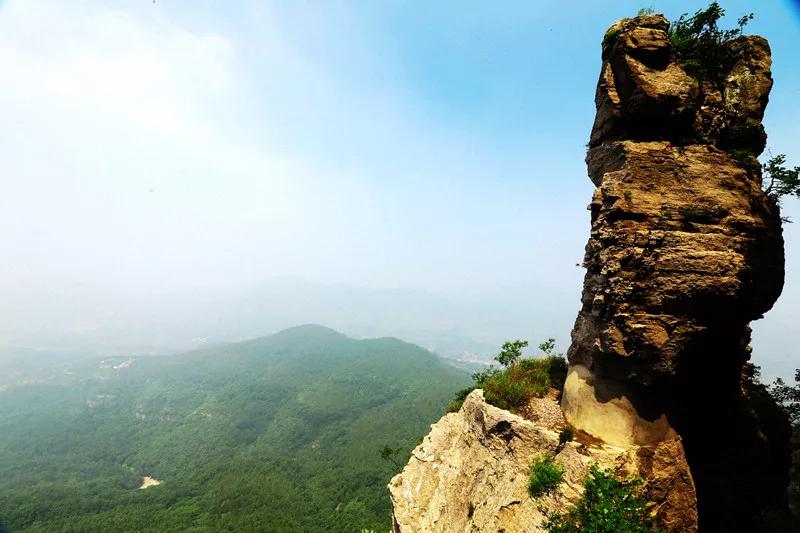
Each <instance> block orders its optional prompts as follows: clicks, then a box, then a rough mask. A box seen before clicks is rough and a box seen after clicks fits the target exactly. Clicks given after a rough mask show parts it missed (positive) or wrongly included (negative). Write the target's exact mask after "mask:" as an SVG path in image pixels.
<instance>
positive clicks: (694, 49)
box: [669, 2, 753, 83]
mask: <svg viewBox="0 0 800 533" xmlns="http://www.w3.org/2000/svg"><path fill="white" fill-rule="evenodd" d="M724 15H725V10H724V9H722V7H721V6H720V5H719V3H717V2H711V4H710V5H709V6H708V7H707V8H706V9H701V10H699V11H697V12H696V13H695V14H694V15H693V16H691V17H689V16H688V15H687V14H683V15H681V16H680V18H679V19H678V20H676V21H675V22H673V23H672V24H671V25H670V29H669V40H670V43H671V44H672V50H673V51H674V52H675V54H676V55H677V56H678V58H679V59H680V61H681V64H682V65H683V68H684V69H686V71H687V72H688V73H689V74H691V75H692V76H694V77H695V78H697V79H701V80H709V81H712V82H715V83H719V82H721V81H722V79H721V77H722V76H723V73H724V72H727V71H729V70H730V68H731V67H732V66H733V65H734V64H735V63H736V62H737V61H738V60H739V59H740V58H741V57H742V55H743V54H745V53H746V52H747V49H746V48H745V47H744V46H731V45H730V43H732V42H733V41H735V40H736V39H738V38H739V37H741V36H742V35H743V33H744V27H745V26H746V25H747V23H748V22H750V21H751V20H753V14H752V13H750V14H748V15H744V16H743V17H741V18H739V19H738V21H737V22H738V26H739V27H738V28H733V29H730V30H723V29H720V27H719V26H718V25H717V22H719V19H721V18H722V17H723V16H724Z"/></svg>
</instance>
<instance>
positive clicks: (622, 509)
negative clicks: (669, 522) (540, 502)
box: [543, 466, 661, 533]
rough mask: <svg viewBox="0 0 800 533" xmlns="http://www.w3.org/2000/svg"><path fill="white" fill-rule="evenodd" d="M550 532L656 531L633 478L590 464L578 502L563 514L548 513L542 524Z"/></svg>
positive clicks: (606, 532)
mask: <svg viewBox="0 0 800 533" xmlns="http://www.w3.org/2000/svg"><path fill="white" fill-rule="evenodd" d="M543 527H544V528H545V529H546V530H547V531H549V532H550V533H582V532H587V531H591V532H593V533H652V532H659V531H661V530H659V529H658V528H657V527H656V525H655V521H654V519H653V517H652V516H651V515H650V512H649V511H648V509H647V504H646V502H645V500H644V498H643V497H642V494H641V483H640V482H639V481H637V480H627V481H624V480H619V479H617V478H616V476H615V475H614V472H613V471H612V470H610V469H600V468H599V467H597V466H592V468H591V474H590V475H589V477H588V478H587V479H586V481H585V483H584V492H583V495H582V496H581V499H580V501H579V502H578V503H577V505H575V507H573V508H572V509H570V510H569V511H568V512H566V513H564V514H558V513H556V514H552V515H551V516H549V517H548V520H547V521H546V522H545V523H544V524H543Z"/></svg>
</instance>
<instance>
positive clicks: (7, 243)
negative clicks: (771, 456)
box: [0, 0, 800, 366]
mask: <svg viewBox="0 0 800 533" xmlns="http://www.w3.org/2000/svg"><path fill="white" fill-rule="evenodd" d="M722 5H723V7H724V8H725V9H726V10H727V11H728V12H729V14H730V16H729V17H728V18H729V21H728V23H729V24H730V25H733V24H734V22H735V18H738V16H740V15H741V14H744V13H748V12H750V11H752V10H756V18H755V20H753V22H752V23H751V24H750V25H749V26H748V32H750V33H757V34H761V35H764V36H766V37H767V38H768V39H769V40H770V43H771V46H772V50H773V61H774V64H773V76H774V78H775V86H774V88H773V91H772V95H771V98H770V104H769V106H768V108H767V114H766V117H765V121H764V122H765V126H766V129H767V132H768V133H769V142H768V146H769V148H770V150H772V152H773V153H786V154H788V157H789V163H791V164H800V136H798V135H797V134H796V131H797V124H798V123H800V106H798V105H797V101H798V98H800V57H798V54H797V49H798V43H800V7H798V5H797V2H790V1H788V0H771V1H765V2H759V3H758V4H757V5H754V4H753V3H752V2H740V1H730V2H727V1H725V2H722ZM649 6H650V7H652V8H654V9H655V10H656V11H658V12H664V13H665V14H666V15H667V16H668V18H670V19H674V18H677V17H678V16H679V15H680V14H681V13H684V12H693V11H694V10H696V9H699V8H701V7H704V5H703V3H702V2H699V3H698V2H684V1H669V2H666V1H661V2H658V1H653V2H650V4H649ZM754 6H755V7H754ZM641 7H645V6H643V5H642V3H641V2H627V1H619V0H615V1H592V2H580V3H578V2H573V3H570V2H565V1H563V0H562V1H558V2H556V1H549V0H545V1H539V2H535V3H534V2H523V1H508V2H502V3H499V4H498V3H494V2H471V1H466V2H465V1H458V2H455V1H453V2H446V1H441V2H406V1H403V2H401V1H388V0H387V1H376V2H345V1H331V2H327V1H325V2H323V1H314V2H312V1H302V0H298V1H293V2H278V1H275V2H262V1H252V2H250V1H237V2H233V1H231V2H213V1H210V0H208V1H202V0H200V1H198V0H192V1H189V0H186V1H178V0H156V1H155V2H152V1H150V0H127V1H122V0H116V1H115V0H96V1H84V0H75V1H71V2H64V1H61V0H0V116H2V117H3V124H4V127H3V128H0V161H2V164H0V169H1V171H0V172H1V173H0V179H2V185H3V192H2V193H1V194H0V290H2V291H15V292H16V293H18V294H20V293H22V294H24V293H25V292H26V291H29V290H30V291H39V292H42V291H43V292H45V293H47V292H48V291H50V290H51V289H52V290H56V289H57V288H58V287H63V286H65V285H74V286H76V287H88V286H91V287H93V288H95V289H98V290H101V291H107V292H109V293H114V294H115V295H120V294H123V295H124V294H139V293H152V294H158V293H164V292H169V291H175V290H181V289H187V288H198V287H200V288H202V287H213V288H225V287H241V286H246V285H247V284H249V283H257V282H259V281H260V280H264V279H270V278H274V277H280V276H292V277H297V278H302V279H308V280H312V281H314V282H321V283H343V284H350V285H355V286H360V287H369V288H407V289H422V290H431V291H445V292H451V293H458V292H464V291H474V290H480V289H485V288H492V287H514V286H529V285H541V286H548V287H554V288H557V289H564V290H571V291H574V293H575V297H576V301H577V298H578V296H579V294H580V288H581V284H582V278H583V269H581V268H580V267H578V266H577V264H579V263H580V262H581V260H582V257H583V248H584V245H585V242H586V240H587V238H588V233H589V218H588V212H587V211H586V209H585V208H586V204H587V203H588V202H589V200H590V198H591V194H592V185H591V183H590V182H589V179H588V178H587V177H586V168H585V163H584V156H585V144H586V142H587V140H588V136H589V132H590V129H591V124H592V120H593V116H594V102H593V98H594V89H595V84H596V80H597V75H598V72H599V67H600V41H601V39H602V36H603V34H604V32H605V30H606V29H607V27H608V26H609V25H610V24H611V23H612V22H614V21H615V20H617V19H619V18H622V17H625V16H631V15H632V14H635V13H636V11H637V10H638V9H639V8H641ZM784 212H785V214H786V215H787V216H790V217H794V218H796V219H798V220H800V202H799V201H796V200H791V201H786V202H785V205H784ZM785 237H786V250H787V283H786V288H785V290H784V295H783V297H782V299H781V300H780V302H779V303H778V304H777V305H776V307H775V309H774V310H773V311H772V312H771V313H770V315H768V317H767V319H766V320H765V321H763V322H764V323H766V326H764V328H767V327H772V326H775V327H774V328H773V330H775V331H786V327H787V325H791V324H793V323H794V317H796V316H797V315H798V312H800V224H790V225H787V226H786V229H785ZM576 309H577V308H576ZM5 312H7V313H12V312H13V309H11V310H9V308H8V307H6V308H5ZM770 321H772V322H770ZM781 324H782V325H783V326H782V329H781V327H777V326H776V325H781ZM762 329H763V328H762V326H761V325H760V324H756V325H755V332H756V340H757V341H758V339H759V335H760V331H761V330H762ZM764 331H766V330H764ZM770 331H772V330H770ZM788 331H791V328H790V329H789V330H788ZM765 335H766V334H765ZM783 340H784V341H785V342H784V343H783V344H782V345H781V346H786V345H790V344H793V343H790V342H789V339H788V338H787V339H783ZM781 349H783V348H781ZM790 355H792V354H786V353H783V354H781V355H780V356H777V355H775V354H773V355H772V356H773V357H783V358H784V359H786V358H788V357H789V356H790ZM796 355H797V357H799V358H800V354H796ZM792 357H794V355H792ZM784 363H786V361H784ZM798 365H799V366H800V363H798Z"/></svg>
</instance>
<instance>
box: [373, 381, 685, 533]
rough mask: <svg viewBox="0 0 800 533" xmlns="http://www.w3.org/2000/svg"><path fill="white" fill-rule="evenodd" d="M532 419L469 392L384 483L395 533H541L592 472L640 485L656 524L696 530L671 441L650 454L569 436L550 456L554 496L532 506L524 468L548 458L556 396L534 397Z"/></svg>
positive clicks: (676, 446) (553, 442)
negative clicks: (556, 474)
mask: <svg viewBox="0 0 800 533" xmlns="http://www.w3.org/2000/svg"><path fill="white" fill-rule="evenodd" d="M526 414H527V416H528V417H529V418H530V420H529V419H526V418H523V417H521V416H517V415H514V414H512V413H510V412H508V411H505V410H503V409H498V408H497V407H494V406H492V405H489V404H488V403H486V401H484V398H483V391H481V390H480V389H479V390H475V391H473V392H472V393H471V394H470V395H469V396H468V397H467V399H466V401H465V402H464V405H463V406H462V408H461V410H460V411H458V412H457V413H450V414H447V415H445V416H444V417H442V419H441V420H439V422H437V423H436V424H434V425H433V426H431V432H430V433H429V434H428V435H427V436H426V437H425V439H424V440H423V442H422V444H420V445H419V446H417V447H416V448H415V449H414V451H413V453H412V455H411V459H410V460H409V462H408V464H407V465H406V467H405V468H404V469H403V471H402V472H401V473H400V474H398V475H397V476H395V477H394V478H393V479H392V481H391V483H390V484H389V492H390V495H391V498H392V504H393V508H394V512H393V523H394V526H393V530H394V532H395V533H410V532H414V533H417V532H425V531H429V532H433V531H442V532H454V531H464V532H467V531H486V532H497V531H504V532H506V533H514V532H520V533H521V532H532V531H544V529H542V527H541V526H542V524H543V523H544V521H545V519H546V516H547V515H548V514H550V513H553V512H563V511H565V510H567V509H568V508H569V507H571V506H572V505H574V504H575V503H577V501H578V500H579V499H580V495H581V493H582V492H583V481H584V479H585V478H586V476H587V475H588V474H589V467H590V465H593V464H594V465H598V466H600V467H601V468H613V469H614V470H615V471H617V472H618V473H619V474H620V476H622V477H639V478H642V479H645V480H647V481H646V484H645V486H644V490H645V495H646V497H647V498H648V499H649V500H650V501H652V502H653V503H654V504H655V507H654V511H655V512H656V513H657V515H658V516H659V517H660V518H661V520H662V521H663V522H664V523H665V524H666V525H668V526H669V527H670V529H674V530H677V531H689V532H691V531H695V530H696V514H695V499H694V498H695V496H694V485H693V484H692V478H691V475H690V474H689V471H688V466H687V465H686V463H685V462H681V461H676V460H675V458H681V457H683V451H682V448H681V443H680V441H679V440H668V441H663V442H661V443H659V444H658V445H654V446H612V445H607V444H603V443H600V442H599V441H596V440H593V439H591V438H589V437H588V436H587V435H580V434H579V435H576V438H575V439H574V440H573V441H571V442H568V443H566V444H565V445H564V446H563V447H562V448H561V449H560V451H558V453H557V454H556V455H555V459H554V460H555V462H556V463H557V464H559V465H561V466H562V467H563V468H564V480H563V482H562V483H561V484H560V485H559V486H558V488H557V490H556V491H555V492H554V493H552V494H549V495H545V496H542V497H540V498H535V499H534V498H531V496H530V495H529V494H528V491H527V484H528V476H529V474H530V467H531V462H532V461H533V460H534V459H535V458H536V457H539V456H541V455H542V454H544V453H549V454H552V453H554V452H555V451H556V450H557V448H558V444H559V433H560V431H561V429H563V428H564V427H566V422H565V421H564V419H563V416H562V415H561V410H560V409H559V407H558V401H557V399H556V398H555V397H553V396H550V397H547V398H542V399H536V400H534V401H533V402H531V405H530V406H529V408H528V409H526Z"/></svg>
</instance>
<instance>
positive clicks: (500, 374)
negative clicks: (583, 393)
mask: <svg viewBox="0 0 800 533" xmlns="http://www.w3.org/2000/svg"><path fill="white" fill-rule="evenodd" d="M555 343H556V341H555V339H547V340H546V341H544V342H543V343H541V344H539V350H540V352H541V353H542V357H540V358H536V359H523V358H522V349H523V348H524V347H526V346H527V345H528V341H523V340H516V341H509V342H505V343H503V346H502V349H501V351H500V353H499V354H498V355H497V356H496V357H495V361H497V362H499V363H500V364H502V365H503V366H504V367H505V368H503V369H499V368H496V367H495V366H493V365H490V366H489V367H487V368H486V369H484V370H482V371H480V372H476V373H474V374H473V375H472V379H473V380H474V381H475V384H474V385H473V386H472V387H468V388H465V389H462V390H460V391H458V392H457V393H456V396H455V398H453V400H452V401H451V402H450V404H449V405H448V406H447V412H455V411H458V410H459V409H461V406H462V405H463V403H464V400H465V399H466V397H467V396H468V395H469V393H470V392H472V391H473V390H475V389H483V392H484V397H485V399H486V401H487V402H488V403H490V404H491V405H494V406H495V407H500V408H501V409H507V410H509V411H517V410H519V409H521V408H522V407H524V406H525V405H527V404H528V402H529V401H530V400H531V399H532V398H541V397H542V396H544V395H545V394H547V393H548V392H549V391H550V389H553V388H555V389H558V390H559V391H560V390H561V389H562V388H564V381H565V380H566V377H567V368H568V366H567V361H566V359H564V357H563V356H562V355H561V354H559V353H555V352H554V350H555Z"/></svg>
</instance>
